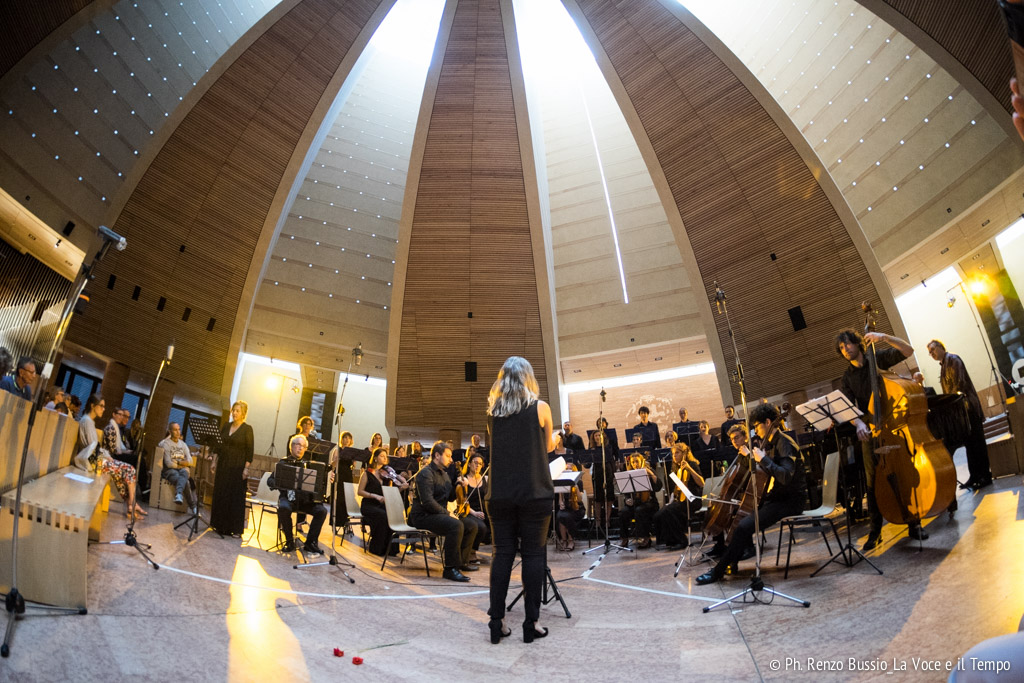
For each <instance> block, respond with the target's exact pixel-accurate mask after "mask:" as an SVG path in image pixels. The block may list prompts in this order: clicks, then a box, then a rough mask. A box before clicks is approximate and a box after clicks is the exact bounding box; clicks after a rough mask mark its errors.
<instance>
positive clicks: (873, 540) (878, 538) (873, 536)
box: [861, 531, 882, 550]
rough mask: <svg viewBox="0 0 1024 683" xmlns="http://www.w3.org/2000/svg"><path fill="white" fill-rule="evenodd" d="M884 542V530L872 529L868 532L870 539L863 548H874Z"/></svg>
mask: <svg viewBox="0 0 1024 683" xmlns="http://www.w3.org/2000/svg"><path fill="white" fill-rule="evenodd" d="M881 542H882V532H881V531H872V532H871V533H869V534H868V540H866V541H864V546H863V547H862V548H861V550H874V549H875V548H877V547H878V545H879V544H880V543H881Z"/></svg>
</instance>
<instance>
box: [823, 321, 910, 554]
mask: <svg viewBox="0 0 1024 683" xmlns="http://www.w3.org/2000/svg"><path fill="white" fill-rule="evenodd" d="M881 342H884V343H885V344H887V345H888V347H889V348H884V349H877V350H876V351H875V360H876V363H877V366H878V369H879V370H888V369H889V368H891V367H892V366H894V365H896V364H897V363H900V362H902V361H903V360H905V359H906V358H909V357H910V356H911V355H912V354H913V353H914V349H913V347H912V346H910V344H908V343H907V342H905V341H904V340H902V339H900V338H899V337H894V336H892V335H891V334H883V333H881V332H868V333H866V334H865V335H863V336H861V335H860V334H858V333H857V332H856V331H855V330H852V329H847V330H843V331H842V332H840V333H839V334H838V335H836V340H835V350H836V353H838V354H839V355H840V356H842V357H843V358H845V359H846V360H847V361H848V362H849V365H848V366H847V368H846V372H844V373H843V379H842V382H841V386H840V388H841V390H842V392H843V393H844V394H845V395H846V396H847V397H848V398H850V399H851V400H852V401H853V402H854V403H855V404H856V405H857V407H858V408H860V410H861V411H862V412H864V413H865V414H867V412H868V404H869V403H870V401H871V381H872V378H871V370H870V368H869V367H868V362H867V358H866V357H865V355H864V346H865V345H866V344H879V343H881ZM853 426H854V427H856V429H857V438H858V439H859V440H860V446H861V455H862V456H863V459H864V479H865V481H866V484H867V498H868V515H869V517H870V524H871V526H870V531H869V532H868V538H867V541H866V542H865V543H864V547H863V550H865V551H867V550H871V549H873V548H875V547H876V546H878V544H879V543H881V541H882V513H881V512H880V511H879V509H878V502H877V499H876V498H875V466H876V464H877V457H876V454H875V452H874V449H873V447H872V442H871V427H870V426H869V425H868V424H867V423H865V422H864V421H863V420H861V419H860V418H857V419H855V420H854V421H853ZM907 533H908V534H909V536H910V537H911V538H914V539H919V540H924V539H926V538H928V533H927V532H926V531H925V530H924V529H923V528H922V527H921V524H920V522H913V523H911V524H910V525H908V529H907Z"/></svg>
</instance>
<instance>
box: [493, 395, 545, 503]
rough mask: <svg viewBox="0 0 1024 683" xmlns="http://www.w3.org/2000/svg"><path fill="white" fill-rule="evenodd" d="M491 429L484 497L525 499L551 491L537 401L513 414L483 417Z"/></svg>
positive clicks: (529, 499)
mask: <svg viewBox="0 0 1024 683" xmlns="http://www.w3.org/2000/svg"><path fill="white" fill-rule="evenodd" d="M487 425H488V430H489V431H490V433H491V474H490V477H488V487H487V500H488V501H514V502H527V501H531V500H539V499H544V498H551V497H552V496H554V495H555V492H554V487H553V486H552V484H551V473H550V471H549V470H548V454H547V444H545V443H544V430H543V429H541V426H540V424H539V423H538V421H537V402H536V401H534V402H533V404H531V405H530V406H529V407H528V408H526V409H525V410H522V411H520V412H518V413H516V414H515V415H509V416H507V417H491V416H488V418H487Z"/></svg>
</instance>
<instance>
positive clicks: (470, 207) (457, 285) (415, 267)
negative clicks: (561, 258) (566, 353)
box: [395, 0, 554, 432]
mask: <svg viewBox="0 0 1024 683" xmlns="http://www.w3.org/2000/svg"><path fill="white" fill-rule="evenodd" d="M505 30H506V27H504V26H503V25H502V17H501V12H500V7H499V2H498V0H460V2H459V4H458V8H457V10H456V13H455V17H454V19H453V24H452V29H451V35H450V38H449V40H448V43H447V46H446V49H445V52H444V58H443V62H442V66H441V72H440V80H439V82H438V86H437V93H436V97H435V100H434V105H433V112H432V114H431V118H430V125H429V127H428V129H427V131H426V142H425V148H424V155H423V163H422V167H421V170H420V173H419V191H418V193H417V196H416V203H415V208H414V214H413V219H412V230H411V237H410V242H409V259H408V263H407V266H406V267H407V272H406V276H405V287H404V291H402V292H396V295H398V294H401V295H402V296H403V303H402V305H403V308H402V319H401V332H400V340H399V343H398V349H399V350H398V372H397V399H396V406H395V422H396V424H397V425H398V426H399V427H400V428H401V427H408V426H420V427H437V428H458V429H463V430H466V431H477V432H479V431H481V430H482V429H483V428H484V426H485V424H486V421H485V410H486V405H487V392H488V390H489V389H490V385H491V383H492V382H493V381H494V378H495V377H496V376H497V373H498V370H499V369H500V368H501V365H502V364H503V363H504V361H505V359H506V358H507V357H508V356H510V355H520V356H523V357H525V358H527V359H528V360H529V361H530V362H531V363H532V364H533V368H534V371H535V372H536V374H537V380H538V382H539V383H540V387H541V395H542V397H543V398H548V397H549V389H548V387H549V386H552V387H553V386H554V383H553V382H552V383H550V384H549V381H548V379H549V378H548V377H547V374H546V372H545V362H544V347H543V343H542V340H541V322H540V309H539V304H538V300H537V282H536V276H535V265H534V255H533V247H532V244H531V238H530V222H529V219H528V216H527V199H526V188H525V183H524V180H523V161H522V156H521V150H520V147H519V139H518V133H517V128H516V117H515V111H514V108H513V99H512V83H511V79H510V76H509V68H510V64H509V61H508V55H507V53H506V46H505ZM511 68H515V69H519V68H520V67H519V65H518V64H514V65H512V66H511ZM421 134H422V133H421ZM413 172H415V169H412V168H411V169H410V173H413ZM536 228H537V229H540V226H536ZM400 265H401V264H400ZM469 312H472V313H473V317H472V318H469V317H468V315H467V314H468V313H469ZM466 361H476V362H477V368H478V381H477V382H475V383H473V382H466V381H465V375H464V370H465V366H464V363H465V362H466Z"/></svg>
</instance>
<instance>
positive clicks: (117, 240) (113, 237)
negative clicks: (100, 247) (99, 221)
mask: <svg viewBox="0 0 1024 683" xmlns="http://www.w3.org/2000/svg"><path fill="white" fill-rule="evenodd" d="M96 232H98V233H99V234H100V237H102V238H103V239H105V240H107V241H108V242H113V244H114V247H115V248H116V249H117V250H118V251H124V248H125V247H127V246H128V241H127V240H126V239H125V238H123V237H121V236H120V235H118V234H117V233H116V232H114V231H113V230H111V229H110V228H108V227H107V226H105V225H101V226H100V227H98V228H96Z"/></svg>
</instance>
